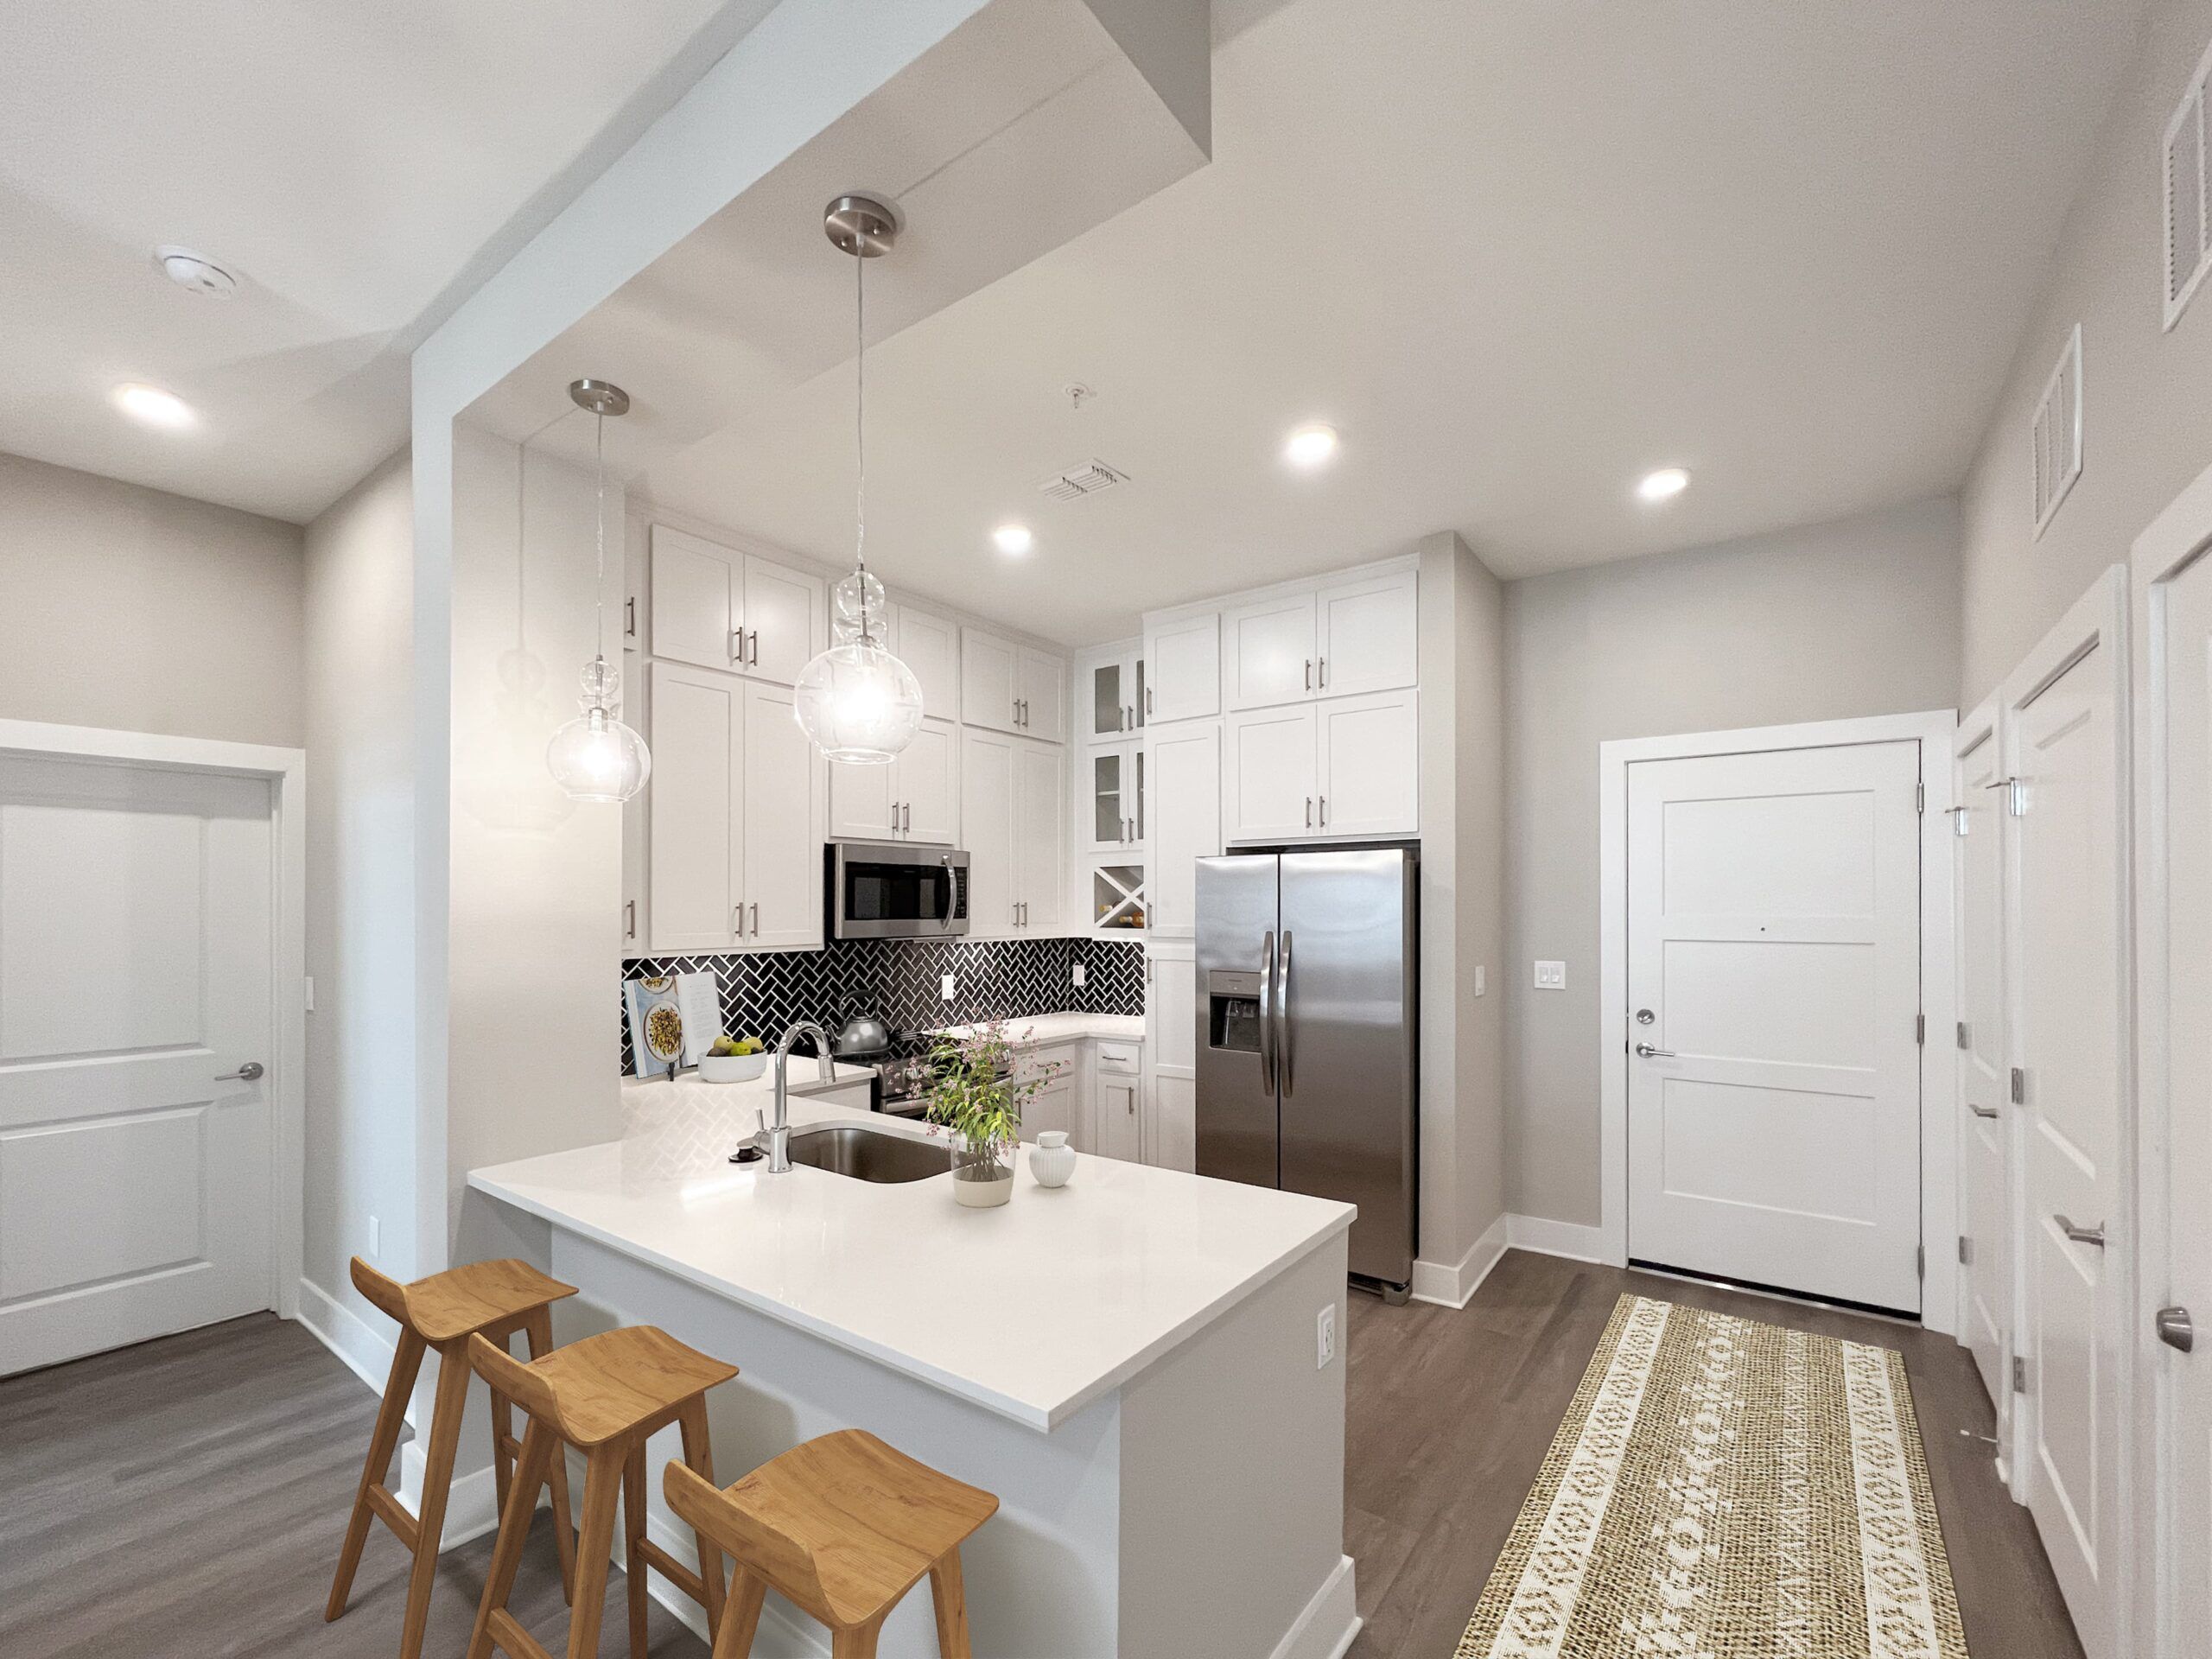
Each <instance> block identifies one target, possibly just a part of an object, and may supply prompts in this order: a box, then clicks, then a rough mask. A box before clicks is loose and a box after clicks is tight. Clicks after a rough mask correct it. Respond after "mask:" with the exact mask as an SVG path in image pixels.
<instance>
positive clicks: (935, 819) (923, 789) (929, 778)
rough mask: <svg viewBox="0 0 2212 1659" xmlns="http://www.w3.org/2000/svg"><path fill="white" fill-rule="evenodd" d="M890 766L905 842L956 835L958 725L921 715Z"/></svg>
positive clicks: (952, 839)
mask: <svg viewBox="0 0 2212 1659" xmlns="http://www.w3.org/2000/svg"><path fill="white" fill-rule="evenodd" d="M891 770H892V771H893V772H894V773H896V774H897V783H898V788H899V836H900V837H901V839H904V840H907V841H941V842H946V843H948V844H951V843H956V842H958V841H959V839H960V728H958V727H957V726H955V725H954V724H953V723H952V722H951V721H949V720H925V721H922V723H921V725H920V726H919V727H918V728H916V729H915V732H914V735H913V738H912V741H910V742H909V743H908V744H907V745H906V747H905V748H904V749H903V750H901V751H900V752H899V758H898V760H895V761H893V763H892V766H891Z"/></svg>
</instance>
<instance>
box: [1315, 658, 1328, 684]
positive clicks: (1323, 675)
mask: <svg viewBox="0 0 2212 1659" xmlns="http://www.w3.org/2000/svg"><path fill="white" fill-rule="evenodd" d="M1319 661H1320V666H1321V671H1320V673H1319V675H1318V676H1316V678H1317V679H1318V680H1319V683H1321V684H1323V685H1326V684H1328V683H1329V659H1328V658H1325V657H1324V658H1320V659H1319Z"/></svg>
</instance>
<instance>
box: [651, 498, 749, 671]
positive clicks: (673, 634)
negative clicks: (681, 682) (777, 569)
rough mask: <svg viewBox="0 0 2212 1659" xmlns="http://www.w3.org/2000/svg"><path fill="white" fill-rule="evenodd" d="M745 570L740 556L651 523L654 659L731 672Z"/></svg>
mask: <svg viewBox="0 0 2212 1659" xmlns="http://www.w3.org/2000/svg"><path fill="white" fill-rule="evenodd" d="M744 569H745V556H744V555H743V554H741V553H739V552H736V551H735V550H733V549H730V548H727V547H717V546H715V543H712V542H709V541H703V540H702V539H701V538H700V537H696V536H692V535H689V534H687V533H686V532H684V531H680V530H671V529H670V528H669V527H668V526H667V525H666V524H655V525H654V526H653V529H652V649H653V654H654V655H655V656H657V657H664V658H670V659H671V660H672V661H675V662H679V663H695V664H697V665H698V666H699V667H701V668H735V667H736V666H737V665H738V640H737V626H738V625H737V615H738V610H739V607H740V606H741V604H742V603H743V590H744V587H745V574H744Z"/></svg>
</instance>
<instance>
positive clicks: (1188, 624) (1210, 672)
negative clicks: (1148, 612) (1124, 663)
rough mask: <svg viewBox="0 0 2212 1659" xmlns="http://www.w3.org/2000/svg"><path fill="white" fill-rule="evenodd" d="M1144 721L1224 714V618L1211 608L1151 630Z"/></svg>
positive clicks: (1146, 643) (1147, 634) (1146, 645)
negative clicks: (1222, 700)
mask: <svg viewBox="0 0 2212 1659" xmlns="http://www.w3.org/2000/svg"><path fill="white" fill-rule="evenodd" d="M1144 672H1145V684H1144V693H1145V696H1144V704H1145V719H1146V720H1147V721H1148V722H1149V721H1164V720H1205V719H1207V718H1210V717H1211V716H1212V715H1217V714H1219V713H1220V712H1221V618H1220V616H1219V615H1218V614H1217V613H1213V612H1211V611H1209V612H1208V613H1206V614H1205V615H1204V616H1192V617H1185V618H1184V619H1183V620H1180V621H1177V622H1163V623H1160V625H1159V626H1155V627H1150V628H1147V629H1146V630H1145V635H1144Z"/></svg>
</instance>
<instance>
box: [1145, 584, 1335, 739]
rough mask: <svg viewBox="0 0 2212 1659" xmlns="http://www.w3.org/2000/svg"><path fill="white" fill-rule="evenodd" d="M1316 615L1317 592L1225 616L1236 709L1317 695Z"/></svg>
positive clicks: (1231, 699) (1246, 607) (1247, 607)
mask: <svg viewBox="0 0 2212 1659" xmlns="http://www.w3.org/2000/svg"><path fill="white" fill-rule="evenodd" d="M1313 616H1314V607H1313V594H1293V595H1291V596H1290V597H1288V598H1284V599H1268V600H1262V601H1258V602H1257V603H1255V604H1251V605H1243V606H1239V607H1237V608H1236V609H1235V610H1232V611H1229V612H1227V613H1224V615H1223V617H1222V632H1223V634H1224V643H1225V645H1226V648H1227V650H1228V652H1229V706H1230V708H1231V709H1265V708H1268V707H1269V706H1271V705H1273V704H1275V703H1283V702H1303V701H1304V700H1305V699H1306V698H1307V697H1310V696H1313V658H1314V657H1315V655H1316V652H1315V649H1314V639H1315V629H1314V620H1313ZM1160 717H1161V718H1165V716H1164V715H1163V716H1160Z"/></svg>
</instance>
